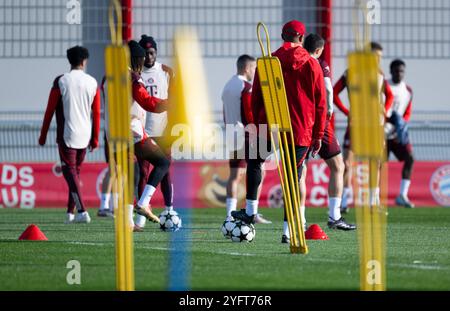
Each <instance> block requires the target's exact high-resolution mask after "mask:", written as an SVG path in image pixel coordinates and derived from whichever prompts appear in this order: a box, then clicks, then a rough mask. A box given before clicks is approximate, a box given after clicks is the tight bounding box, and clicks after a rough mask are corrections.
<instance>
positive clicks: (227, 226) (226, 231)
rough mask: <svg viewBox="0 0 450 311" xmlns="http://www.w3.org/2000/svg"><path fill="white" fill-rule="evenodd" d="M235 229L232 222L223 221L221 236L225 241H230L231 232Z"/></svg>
mask: <svg viewBox="0 0 450 311" xmlns="http://www.w3.org/2000/svg"><path fill="white" fill-rule="evenodd" d="M235 227H236V223H235V222H234V220H225V221H224V222H223V224H222V233H223V236H224V237H226V238H227V239H231V231H233V229H234V228H235Z"/></svg>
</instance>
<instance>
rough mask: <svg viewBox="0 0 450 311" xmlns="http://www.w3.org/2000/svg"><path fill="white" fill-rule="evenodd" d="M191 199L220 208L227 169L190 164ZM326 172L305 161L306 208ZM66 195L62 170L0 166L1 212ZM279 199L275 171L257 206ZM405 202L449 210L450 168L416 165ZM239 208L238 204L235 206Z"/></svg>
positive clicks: (87, 198)
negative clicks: (8, 208) (3, 208)
mask: <svg viewBox="0 0 450 311" xmlns="http://www.w3.org/2000/svg"><path fill="white" fill-rule="evenodd" d="M190 165H191V166H192V171H193V172H194V177H193V179H192V180H193V183H192V185H191V187H192V196H193V197H192V199H193V205H194V206H195V207H214V206H225V197H226V181H227V178H228V173H229V169H228V164H227V162H224V161H218V162H193V163H191V164H190ZM176 166H177V163H174V164H173V167H172V170H173V173H174V174H175V175H172V180H173V181H174V191H175V192H174V196H176V195H177V187H181V186H183V187H185V185H177V176H176V171H177V170H176ZM106 169H107V166H106V165H105V164H103V163H86V164H84V165H83V167H82V171H81V180H82V196H83V200H84V202H85V204H86V205H87V206H90V207H98V206H99V198H100V192H101V184H102V180H103V177H104V174H105V172H106ZM401 169H402V163H399V162H391V163H389V181H388V183H389V187H388V189H389V191H388V199H389V201H388V203H389V205H394V200H395V197H396V196H397V195H398V193H399V188H400V180H401ZM328 176H329V170H328V167H327V166H326V164H325V163H324V162H323V161H310V162H309V164H308V177H307V189H308V196H307V206H326V204H327V187H328V180H329V177H328ZM244 183H245V181H243V182H242V185H241V187H239V190H238V198H239V199H240V200H244V199H245V184H244ZM67 198H68V189H67V185H66V182H65V180H64V177H63V176H62V173H61V168H60V167H59V165H58V164H56V163H55V164H51V163H20V164H18V163H3V164H0V208H2V207H20V208H34V207H64V206H66V204H67ZM281 198H282V195H281V188H280V185H279V179H278V175H277V171H276V170H269V171H267V172H266V177H265V179H264V185H263V189H262V192H261V198H260V204H261V206H270V207H277V206H279V204H280V202H281V201H280V200H281ZM409 198H410V200H411V201H412V202H414V203H415V204H416V206H427V207H429V206H450V162H415V164H414V170H413V176H412V182H411V187H410V190H409ZM152 205H154V206H162V205H163V199H162V195H161V192H160V191H157V192H156V194H155V196H154V197H153V198H152ZM240 206H243V203H241V204H240Z"/></svg>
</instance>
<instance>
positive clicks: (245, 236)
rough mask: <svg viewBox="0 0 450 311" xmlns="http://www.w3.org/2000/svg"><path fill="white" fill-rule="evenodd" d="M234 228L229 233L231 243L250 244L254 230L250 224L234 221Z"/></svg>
mask: <svg viewBox="0 0 450 311" xmlns="http://www.w3.org/2000/svg"><path fill="white" fill-rule="evenodd" d="M234 224H235V227H234V228H233V230H232V231H231V241H233V242H251V241H253V239H254V238H255V235H256V230H255V226H253V225H252V224H247V223H245V222H242V221H240V220H236V221H234Z"/></svg>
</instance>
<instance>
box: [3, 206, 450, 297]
mask: <svg viewBox="0 0 450 311" xmlns="http://www.w3.org/2000/svg"><path fill="white" fill-rule="evenodd" d="M157 212H159V210H157ZM224 212H225V211H224V209H217V208H210V209H193V224H192V226H189V227H187V226H186V227H185V228H184V229H183V230H190V233H191V240H192V270H191V273H192V274H191V284H192V289H194V290H195V289H198V290H205V289H206V290H209V289H218V290H233V289H234V290H244V289H254V290H268V289H274V290H283V289H289V290H304V289H307V290H358V288H359V268H358V265H359V261H358V245H357V234H356V232H342V231H332V230H329V229H328V228H325V232H326V233H327V234H328V236H329V238H330V240H328V241H309V250H310V253H309V254H308V255H291V254H290V253H289V251H288V246H287V245H285V244H281V243H280V239H281V228H282V222H281V219H282V211H281V210H274V209H261V212H262V213H263V214H264V216H265V217H267V218H269V219H271V220H273V221H274V222H273V224H270V225H256V231H257V234H256V238H255V240H254V241H253V242H252V243H232V242H231V241H230V240H226V239H225V238H224V237H223V236H222V233H221V232H220V227H221V224H222V222H223V219H224ZM64 213H65V211H64V210H63V209H35V210H20V209H0V280H1V282H0V290H114V289H115V266H114V232H113V221H112V219H103V218H102V219H100V218H97V217H96V216H94V215H95V213H96V210H94V209H90V214H91V217H92V222H91V223H90V224H88V225H86V224H78V225H64V224H63V220H64V216H65V215H64ZM307 218H308V223H309V224H312V223H318V224H319V225H320V226H321V227H322V228H324V227H325V221H326V219H327V215H326V209H318V208H311V209H307ZM347 218H348V220H350V221H354V210H352V211H351V213H350V215H349V216H348V217H347ZM449 219H450V209H448V208H416V209H412V210H411V209H403V208H391V209H390V210H389V216H388V234H387V236H388V243H387V280H388V282H387V288H388V289H389V290H449V289H450V239H449V232H450V222H449V221H448V220H449ZM31 223H34V224H36V225H38V226H39V227H40V228H41V230H42V231H43V232H44V233H45V234H46V235H47V237H48V239H49V241H47V242H34V241H18V240H17V239H18V237H19V235H20V234H21V232H22V231H23V230H24V229H25V228H26V226H27V225H29V224H31ZM174 234H177V233H174ZM168 240H169V233H165V232H161V231H160V230H159V228H158V227H157V226H156V225H154V224H151V223H147V226H146V228H145V232H143V233H135V234H134V251H135V257H134V258H135V275H136V277H135V279H136V289H137V290H164V289H166V284H167V267H168V255H169V253H168V248H169V246H168ZM72 259H75V260H78V261H79V262H80V264H81V285H68V284H67V282H66V275H67V273H68V272H69V269H67V268H66V264H67V262H68V261H69V260H72Z"/></svg>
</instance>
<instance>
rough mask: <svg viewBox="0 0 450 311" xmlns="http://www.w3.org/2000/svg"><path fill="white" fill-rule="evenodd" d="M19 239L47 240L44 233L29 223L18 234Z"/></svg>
mask: <svg viewBox="0 0 450 311" xmlns="http://www.w3.org/2000/svg"><path fill="white" fill-rule="evenodd" d="M19 240H29V241H48V239H47V237H46V236H45V234H44V233H43V232H42V231H41V229H39V227H38V226H36V225H29V226H28V227H27V228H26V229H25V231H24V232H23V233H22V234H21V235H20V237H19Z"/></svg>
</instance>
